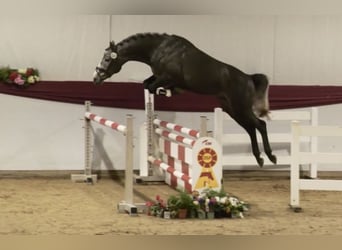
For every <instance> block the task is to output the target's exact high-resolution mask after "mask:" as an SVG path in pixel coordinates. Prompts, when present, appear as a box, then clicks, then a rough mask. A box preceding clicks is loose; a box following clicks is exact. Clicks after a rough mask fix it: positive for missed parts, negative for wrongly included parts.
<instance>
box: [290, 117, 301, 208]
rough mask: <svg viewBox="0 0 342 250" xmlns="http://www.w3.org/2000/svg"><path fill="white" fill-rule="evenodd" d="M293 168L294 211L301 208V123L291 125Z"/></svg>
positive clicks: (291, 192) (291, 191)
mask: <svg viewBox="0 0 342 250" xmlns="http://www.w3.org/2000/svg"><path fill="white" fill-rule="evenodd" d="M291 131H292V139H291V168H290V175H291V176H290V177H291V181H290V199H291V201H290V206H291V207H292V208H294V209H298V208H299V145H300V140H299V133H300V128H299V122H298V121H293V122H292V123H291Z"/></svg>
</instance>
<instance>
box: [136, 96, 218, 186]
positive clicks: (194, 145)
mask: <svg viewBox="0 0 342 250" xmlns="http://www.w3.org/2000/svg"><path fill="white" fill-rule="evenodd" d="M153 100H154V98H153V95H151V94H149V93H148V91H147V92H145V104H146V116H147V119H146V120H147V122H146V124H145V127H144V129H143V130H142V133H141V136H140V138H141V141H143V143H142V144H141V150H140V159H141V160H140V164H141V165H140V176H139V178H141V179H142V180H143V181H149V177H153V179H156V178H155V176H158V174H159V176H160V174H161V176H162V180H163V181H165V182H166V183H167V184H168V185H170V186H171V187H173V188H175V189H181V190H186V191H187V192H191V191H193V190H201V189H205V188H213V189H221V182H222V165H221V151H222V148H221V147H220V146H219V144H218V143H217V142H216V140H215V139H214V138H211V137H206V136H204V135H205V134H206V117H201V131H198V130H195V129H190V128H186V127H183V126H181V125H177V124H174V123H171V122H167V121H162V120H160V119H156V116H155V114H154V112H153V111H154V105H153V104H154V103H153ZM143 139H145V140H143ZM147 168H148V171H147V170H146V169H147Z"/></svg>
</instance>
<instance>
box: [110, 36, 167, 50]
mask: <svg viewBox="0 0 342 250" xmlns="http://www.w3.org/2000/svg"><path fill="white" fill-rule="evenodd" d="M168 36H169V35H168V34H166V33H162V34H161V33H137V34H135V35H131V36H129V37H127V38H125V39H123V40H122V41H121V42H119V43H118V44H117V46H118V47H122V46H124V45H126V44H128V43H131V42H134V41H137V40H141V39H156V38H165V37H168Z"/></svg>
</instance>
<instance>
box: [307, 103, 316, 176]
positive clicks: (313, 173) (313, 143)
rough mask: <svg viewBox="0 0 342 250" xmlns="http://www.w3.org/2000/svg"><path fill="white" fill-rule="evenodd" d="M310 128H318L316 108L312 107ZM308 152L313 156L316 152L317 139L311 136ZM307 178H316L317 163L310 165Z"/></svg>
mask: <svg viewBox="0 0 342 250" xmlns="http://www.w3.org/2000/svg"><path fill="white" fill-rule="evenodd" d="M311 126H318V108H317V107H314V108H311ZM310 142H311V143H310V151H311V153H313V154H315V153H317V152H318V137H317V136H311V137H310ZM309 171H310V172H309V176H310V178H312V179H316V178H317V163H316V162H314V163H311V164H310V170H309Z"/></svg>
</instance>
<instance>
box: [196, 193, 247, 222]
mask: <svg viewBox="0 0 342 250" xmlns="http://www.w3.org/2000/svg"><path fill="white" fill-rule="evenodd" d="M192 196H193V199H194V203H195V204H196V206H197V212H198V213H205V214H206V215H207V216H208V214H213V216H214V218H228V217H230V218H243V217H244V215H243V213H244V212H246V211H248V204H247V203H245V202H244V201H240V200H239V199H238V198H236V197H234V196H230V195H229V194H227V193H226V192H224V191H223V190H220V191H216V190H213V189H206V190H204V191H203V192H202V193H199V192H198V191H194V192H193V193H192Z"/></svg>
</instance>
